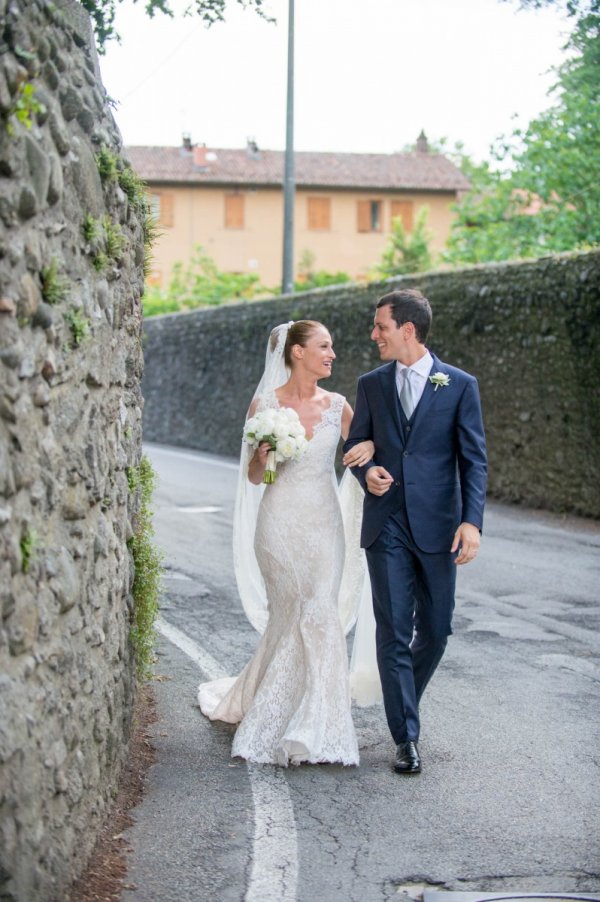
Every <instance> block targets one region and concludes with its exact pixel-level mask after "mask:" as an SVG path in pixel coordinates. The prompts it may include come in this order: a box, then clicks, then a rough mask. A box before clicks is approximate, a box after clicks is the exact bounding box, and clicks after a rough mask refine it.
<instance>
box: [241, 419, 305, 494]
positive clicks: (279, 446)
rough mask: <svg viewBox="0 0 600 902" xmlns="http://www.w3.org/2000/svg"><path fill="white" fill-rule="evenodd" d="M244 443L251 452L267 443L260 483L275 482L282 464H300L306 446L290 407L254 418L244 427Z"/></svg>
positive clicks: (300, 425)
mask: <svg viewBox="0 0 600 902" xmlns="http://www.w3.org/2000/svg"><path fill="white" fill-rule="evenodd" d="M244 441H245V442H248V444H249V445H250V446H251V447H252V448H258V446H259V445H260V443H261V442H268V443H269V444H270V446H271V450H270V451H269V453H268V454H267V465H266V467H265V472H264V476H263V482H266V483H267V484H270V483H272V482H275V468H276V466H277V464H278V463H281V461H283V460H299V458H300V457H302V455H303V454H304V452H305V451H306V447H307V445H308V442H307V440H306V432H305V429H304V426H303V425H302V423H301V422H300V418H299V417H298V414H297V413H296V411H295V410H293V409H292V408H291V407H280V408H277V409H275V408H267V410H261V411H260V412H259V413H256V414H254V416H253V417H250V419H249V420H248V421H247V423H246V425H245V426H244Z"/></svg>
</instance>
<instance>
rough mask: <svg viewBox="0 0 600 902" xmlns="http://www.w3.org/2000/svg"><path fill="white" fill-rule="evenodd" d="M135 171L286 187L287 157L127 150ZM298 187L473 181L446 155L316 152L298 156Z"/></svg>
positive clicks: (408, 186) (450, 186)
mask: <svg viewBox="0 0 600 902" xmlns="http://www.w3.org/2000/svg"><path fill="white" fill-rule="evenodd" d="M125 151H126V154H127V156H128V157H129V160H130V162H131V165H132V166H133V168H134V169H135V170H136V171H137V172H138V174H139V175H140V176H141V177H142V178H143V179H144V180H145V181H146V182H149V183H150V184H156V183H177V182H179V183H182V184H192V185H239V186H242V185H263V186H276V185H282V184H283V168H284V153H283V151H280V150H261V151H257V152H256V153H254V152H252V151H249V150H247V149H244V150H223V149H219V148H214V149H213V148H204V147H196V148H193V149H192V150H186V149H185V148H183V147H143V146H131V147H127V148H126V149H125ZM295 169H296V173H295V176H296V185H297V186H298V187H303V188H308V187H312V188H354V189H376V190H388V191H389V190H405V191H406V190H412V191H416V190H418V191H464V190H467V189H468V188H469V182H468V180H467V179H466V178H465V176H464V175H463V174H462V173H461V172H460V170H459V169H458V168H457V167H456V166H455V165H454V164H453V163H451V162H450V160H448V159H446V157H444V156H442V155H441V154H434V153H424V152H419V151H415V152H412V153H393V154H377V153H316V152H306V151H297V152H296V154H295Z"/></svg>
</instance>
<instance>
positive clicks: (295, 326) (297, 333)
mask: <svg viewBox="0 0 600 902" xmlns="http://www.w3.org/2000/svg"><path fill="white" fill-rule="evenodd" d="M324 328H325V326H324V325H323V323H318V322H317V321H316V320H315V319H299V320H297V321H296V322H295V323H292V325H291V326H290V328H289V330H288V334H287V338H286V341H285V348H284V351H283V354H284V357H285V365H286V366H287V367H289V368H290V369H291V368H292V348H293V347H294V345H301V346H302V347H303V348H305V347H306V343H307V341H308V339H309V338H310V336H311V335H312V333H313V332H314V331H315V329H324Z"/></svg>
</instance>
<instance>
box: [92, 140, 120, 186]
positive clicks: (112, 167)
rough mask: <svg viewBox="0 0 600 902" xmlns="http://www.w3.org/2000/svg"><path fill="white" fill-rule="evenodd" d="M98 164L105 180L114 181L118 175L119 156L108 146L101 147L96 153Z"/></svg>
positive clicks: (101, 176)
mask: <svg viewBox="0 0 600 902" xmlns="http://www.w3.org/2000/svg"><path fill="white" fill-rule="evenodd" d="M96 165H97V166H98V172H99V173H100V178H101V179H102V181H103V182H114V181H116V179H117V176H118V168H117V157H116V155H115V154H114V153H113V152H112V150H109V148H108V147H101V148H100V150H99V151H98V153H97V154H96Z"/></svg>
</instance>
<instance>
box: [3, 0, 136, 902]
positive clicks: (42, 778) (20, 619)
mask: <svg viewBox="0 0 600 902" xmlns="http://www.w3.org/2000/svg"><path fill="white" fill-rule="evenodd" d="M0 22H2V27H1V29H0V42H1V43H2V47H1V50H2V55H1V57H0V612H1V617H2V619H1V622H0V897H1V898H2V899H6V900H19V902H37V900H39V902H54V900H57V902H58V900H60V902H63V900H64V899H66V898H67V896H68V887H69V885H70V883H71V880H72V878H73V877H74V876H75V875H76V874H77V873H78V872H79V870H80V869H81V867H82V866H83V864H84V863H85V861H86V858H87V856H88V854H89V851H90V849H91V847H92V845H93V843H94V841H95V836H96V830H97V828H98V827H99V825H100V824H101V823H102V820H103V816H104V813H105V810H106V807H107V804H108V803H109V802H110V801H111V790H112V788H113V787H114V785H115V782H116V778H117V776H118V773H119V768H120V766H121V762H122V759H123V755H124V752H125V748H126V742H127V738H128V734H129V728H130V716H131V708H132V702H133V697H134V689H135V677H134V660H133V653H132V649H131V646H130V641H129V624H130V614H131V607H132V596H131V585H132V570H133V568H132V560H131V556H130V552H129V550H128V547H127V544H126V543H127V539H128V537H129V536H130V535H131V533H132V525H133V524H134V522H135V515H136V511H137V508H138V499H137V498H136V497H135V495H134V494H132V493H131V492H130V491H129V488H128V480H127V468H128V467H133V466H136V465H137V464H138V463H139V459H140V454H141V416H142V413H141V407H142V398H141V393H140V388H139V385H140V379H141V372H142V350H141V315H140V300H139V299H140V293H141V291H142V286H143V274H142V266H141V263H142V257H143V241H142V226H141V223H140V219H139V216H138V213H137V212H136V209H137V208H136V209H134V206H135V205H133V204H132V203H131V202H130V199H129V198H128V195H127V193H126V192H125V191H124V190H122V188H121V187H119V183H118V180H117V179H116V178H115V177H114V174H113V176H109V175H107V176H106V177H105V179H104V180H103V179H102V178H101V175H100V172H99V167H98V163H97V155H98V154H99V152H100V150H101V148H104V149H105V150H108V151H109V154H108V156H107V161H108V162H110V160H111V159H115V158H116V157H118V156H119V154H120V153H121V149H122V148H121V138H120V135H119V133H118V131H117V128H116V126H115V124H114V121H113V118H112V115H111V112H110V109H109V107H108V104H107V99H106V96H105V92H104V89H103V88H102V85H101V82H100V77H99V71H98V67H97V60H96V54H95V50H94V46H93V40H92V38H91V34H90V28H89V20H88V16H87V15H86V13H85V12H84V11H83V8H82V7H81V6H80V5H79V4H78V3H76V2H70V0H69V2H67V0H64V2H59V0H55V2H54V3H46V2H41V0H40V2H37V0H0ZM30 91H33V95H32V96H33V98H34V100H35V102H36V104H35V105H34V106H31V105H30V108H29V114H28V115H27V105H28V103H29V99H30V97H31V95H30ZM38 104H39V106H38ZM23 107H25V113H26V115H25V118H26V120H28V121H26V122H20V121H19V120H18V117H17V116H16V111H17V110H18V109H19V108H21V109H23ZM28 125H29V127H28ZM105 162H106V161H105ZM119 165H122V164H121V163H119ZM86 222H87V230H86V229H85V228H84V224H85V223H86ZM94 223H95V225H94ZM94 229H95V230H96V233H95V235H93V234H92V233H93V232H94ZM109 233H110V234H109Z"/></svg>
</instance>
